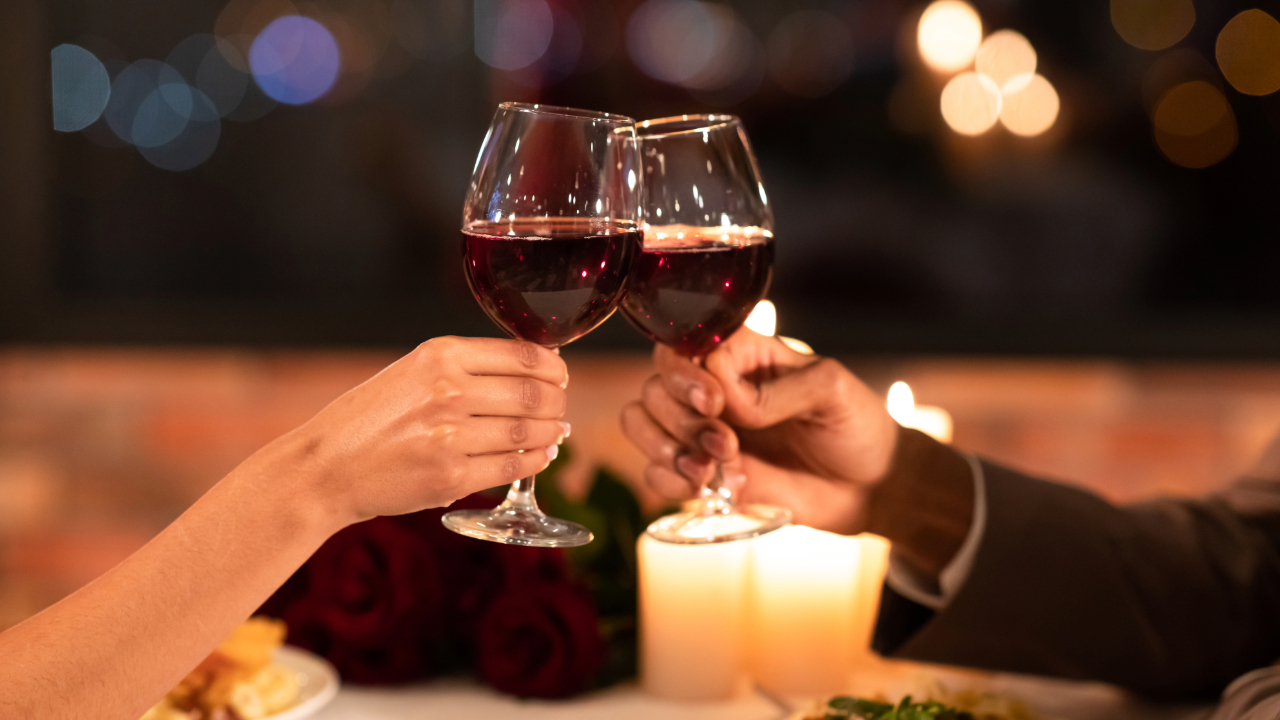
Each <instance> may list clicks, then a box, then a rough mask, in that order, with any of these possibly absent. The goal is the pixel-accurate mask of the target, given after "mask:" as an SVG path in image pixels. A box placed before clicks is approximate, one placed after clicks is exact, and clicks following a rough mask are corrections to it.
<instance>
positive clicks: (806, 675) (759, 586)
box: [749, 525, 862, 695]
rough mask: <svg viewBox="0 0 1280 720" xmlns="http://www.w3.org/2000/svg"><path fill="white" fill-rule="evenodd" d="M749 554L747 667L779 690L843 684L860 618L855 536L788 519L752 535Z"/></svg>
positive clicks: (834, 689)
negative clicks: (786, 523)
mask: <svg viewBox="0 0 1280 720" xmlns="http://www.w3.org/2000/svg"><path fill="white" fill-rule="evenodd" d="M753 544H754V545H755V547H754V548H752V559H751V630H750V633H749V636H750V640H751V665H750V667H751V674H752V676H753V677H754V678H755V680H756V682H758V683H760V684H761V685H763V686H764V687H766V688H768V689H769V690H771V691H772V692H775V693H779V694H782V695H822V694H834V693H839V692H840V691H842V690H844V689H845V688H846V687H847V686H848V684H849V673H850V672H851V671H852V670H853V662H854V659H855V658H856V657H857V656H859V654H860V653H859V652H858V648H856V647H855V645H854V643H855V641H856V640H857V637H858V633H857V626H858V625H859V623H858V621H859V619H860V618H859V617H858V616H859V612H858V610H859V609H858V607H857V600H858V590H859V585H858V565H859V556H860V554H861V550H862V548H861V545H860V544H859V542H858V540H857V539H856V538H852V537H845V536H841V535H833V534H831V533H826V532H821V531H819V530H814V529H812V528H808V527H802V526H796V525H793V526H790V527H786V528H783V529H781V530H778V531H776V532H773V533H770V534H768V535H765V536H763V537H760V538H757V539H756V540H755V541H754V542H753Z"/></svg>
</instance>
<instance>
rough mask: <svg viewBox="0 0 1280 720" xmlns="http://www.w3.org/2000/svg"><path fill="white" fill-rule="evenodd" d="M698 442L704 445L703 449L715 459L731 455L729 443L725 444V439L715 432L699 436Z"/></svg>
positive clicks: (708, 431) (707, 432) (710, 431)
mask: <svg viewBox="0 0 1280 720" xmlns="http://www.w3.org/2000/svg"><path fill="white" fill-rule="evenodd" d="M698 442H699V443H700V444H701V445H702V449H703V450H706V451H707V453H708V454H709V455H712V456H713V457H718V458H724V456H725V455H728V454H729V443H727V442H725V439H724V437H723V436H721V435H720V433H718V432H716V431H715V430H707V431H706V432H704V433H702V434H701V435H699V436H698Z"/></svg>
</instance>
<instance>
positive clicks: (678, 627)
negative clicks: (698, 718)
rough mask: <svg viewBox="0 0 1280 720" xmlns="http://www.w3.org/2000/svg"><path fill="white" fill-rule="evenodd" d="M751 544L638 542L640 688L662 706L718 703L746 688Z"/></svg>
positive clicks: (643, 536) (647, 539)
mask: <svg viewBox="0 0 1280 720" xmlns="http://www.w3.org/2000/svg"><path fill="white" fill-rule="evenodd" d="M750 552H751V542H749V541H739V542H727V543H718V544H714V545H672V544H669V543H664V542H659V541H657V540H654V539H653V538H651V537H649V536H648V535H642V536H641V537H640V541H639V543H637V546H636V555H637V558H638V561H639V566H640V567H639V572H640V683H641V685H642V687H643V688H644V690H645V691H646V692H647V693H649V694H650V695H654V696H656V697H660V698H665V699H669V700H724V699H728V698H731V697H733V696H734V695H737V694H739V693H741V692H743V691H744V690H745V688H746V684H747V680H746V668H745V660H746V647H745V645H746V643H745V637H744V635H745V630H746V613H747V600H748V597H747V569H748V560H749V557H750Z"/></svg>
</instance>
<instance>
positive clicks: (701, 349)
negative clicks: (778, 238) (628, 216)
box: [622, 115, 791, 544]
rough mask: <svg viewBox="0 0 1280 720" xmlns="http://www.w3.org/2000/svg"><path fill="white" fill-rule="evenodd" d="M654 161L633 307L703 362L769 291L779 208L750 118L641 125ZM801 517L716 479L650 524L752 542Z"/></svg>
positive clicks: (634, 314) (636, 315)
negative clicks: (748, 501) (767, 186)
mask: <svg viewBox="0 0 1280 720" xmlns="http://www.w3.org/2000/svg"><path fill="white" fill-rule="evenodd" d="M636 137H637V142H638V143H639V145H640V156H641V162H642V163H643V165H644V173H645V174H644V190H645V199H644V251H643V252H642V253H641V254H640V258H639V259H638V260H637V261H636V266H635V268H634V269H633V270H632V271H631V278H630V280H628V282H627V295H626V298H625V299H624V300H623V305H622V307H623V312H624V313H625V314H626V316H627V319H629V320H630V321H631V322H632V323H633V324H634V325H635V326H636V327H637V328H639V329H640V330H641V331H642V332H644V333H645V334H646V335H648V336H649V337H650V338H652V339H653V340H654V341H655V342H659V343H662V344H664V345H667V346H669V347H671V348H672V349H674V350H675V351H676V352H677V353H679V354H681V355H683V356H685V357H687V358H690V361H691V362H700V360H701V358H702V357H704V356H706V354H707V353H709V352H711V351H712V350H714V349H715V348H716V346H717V345H718V344H720V343H721V342H722V341H723V340H724V339H725V338H728V337H729V336H730V335H732V334H733V333H734V332H735V331H736V330H737V329H738V328H740V327H742V324H743V323H744V322H746V319H747V316H748V315H750V314H751V310H752V309H753V308H755V305H756V303H757V302H759V301H760V300H761V298H763V297H764V295H765V293H766V292H767V291H768V289H769V281H770V279H771V278H772V276H773V230H772V228H773V212H772V211H771V210H770V209H769V200H768V197H767V196H766V195H765V191H764V184H763V183H761V181H760V171H759V169H758V168H757V167H756V160H755V156H754V154H752V152H751V145H750V143H748V142H747V134H746V132H745V131H744V130H743V129H742V123H741V122H739V121H738V118H736V117H734V116H732V115H682V116H679V117H671V118H663V119H660V120H646V121H644V122H642V123H639V124H638V125H637V126H636ZM790 521H791V513H790V511H788V510H786V509H785V508H780V507H772V506H768V505H739V504H737V503H735V501H734V497H733V493H732V491H731V490H730V489H729V488H727V487H725V486H724V475H723V472H722V469H721V467H720V465H719V463H717V464H716V468H715V477H714V478H713V479H712V480H711V482H710V483H708V484H707V486H706V487H705V488H703V489H702V491H701V495H700V497H699V498H698V499H697V500H696V501H694V502H693V503H692V504H691V506H686V510H685V511H684V512H682V513H678V514H675V515H669V516H667V517H664V518H662V519H660V520H658V521H657V522H655V523H653V524H652V525H650V526H649V530H648V532H649V534H650V535H652V536H653V537H655V538H656V539H658V540H662V541H665V542H671V543H681V544H704V543H715V542H727V541H730V540H744V539H747V538H752V537H756V536H758V535H763V534H765V533H767V532H771V531H773V530H777V529H778V528H780V527H783V526H785V525H786V524H787V523H789V522H790Z"/></svg>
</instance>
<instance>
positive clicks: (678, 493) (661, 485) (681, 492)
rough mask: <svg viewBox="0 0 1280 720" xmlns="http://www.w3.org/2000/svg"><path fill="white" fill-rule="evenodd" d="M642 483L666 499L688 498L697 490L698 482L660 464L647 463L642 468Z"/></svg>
mask: <svg viewBox="0 0 1280 720" xmlns="http://www.w3.org/2000/svg"><path fill="white" fill-rule="evenodd" d="M644 483H645V485H648V486H649V487H650V488H651V489H652V490H653V491H654V492H656V493H658V494H659V495H661V496H662V497H663V498H665V499H667V500H688V499H689V498H691V497H693V496H694V495H695V494H696V493H697V492H698V487H699V486H698V484H697V483H693V482H690V481H689V479H688V478H686V477H684V476H683V475H678V474H676V473H673V472H671V471H670V470H668V469H667V468H664V467H662V466H661V465H654V464H652V463H651V464H649V466H648V467H646V468H645V469H644Z"/></svg>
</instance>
